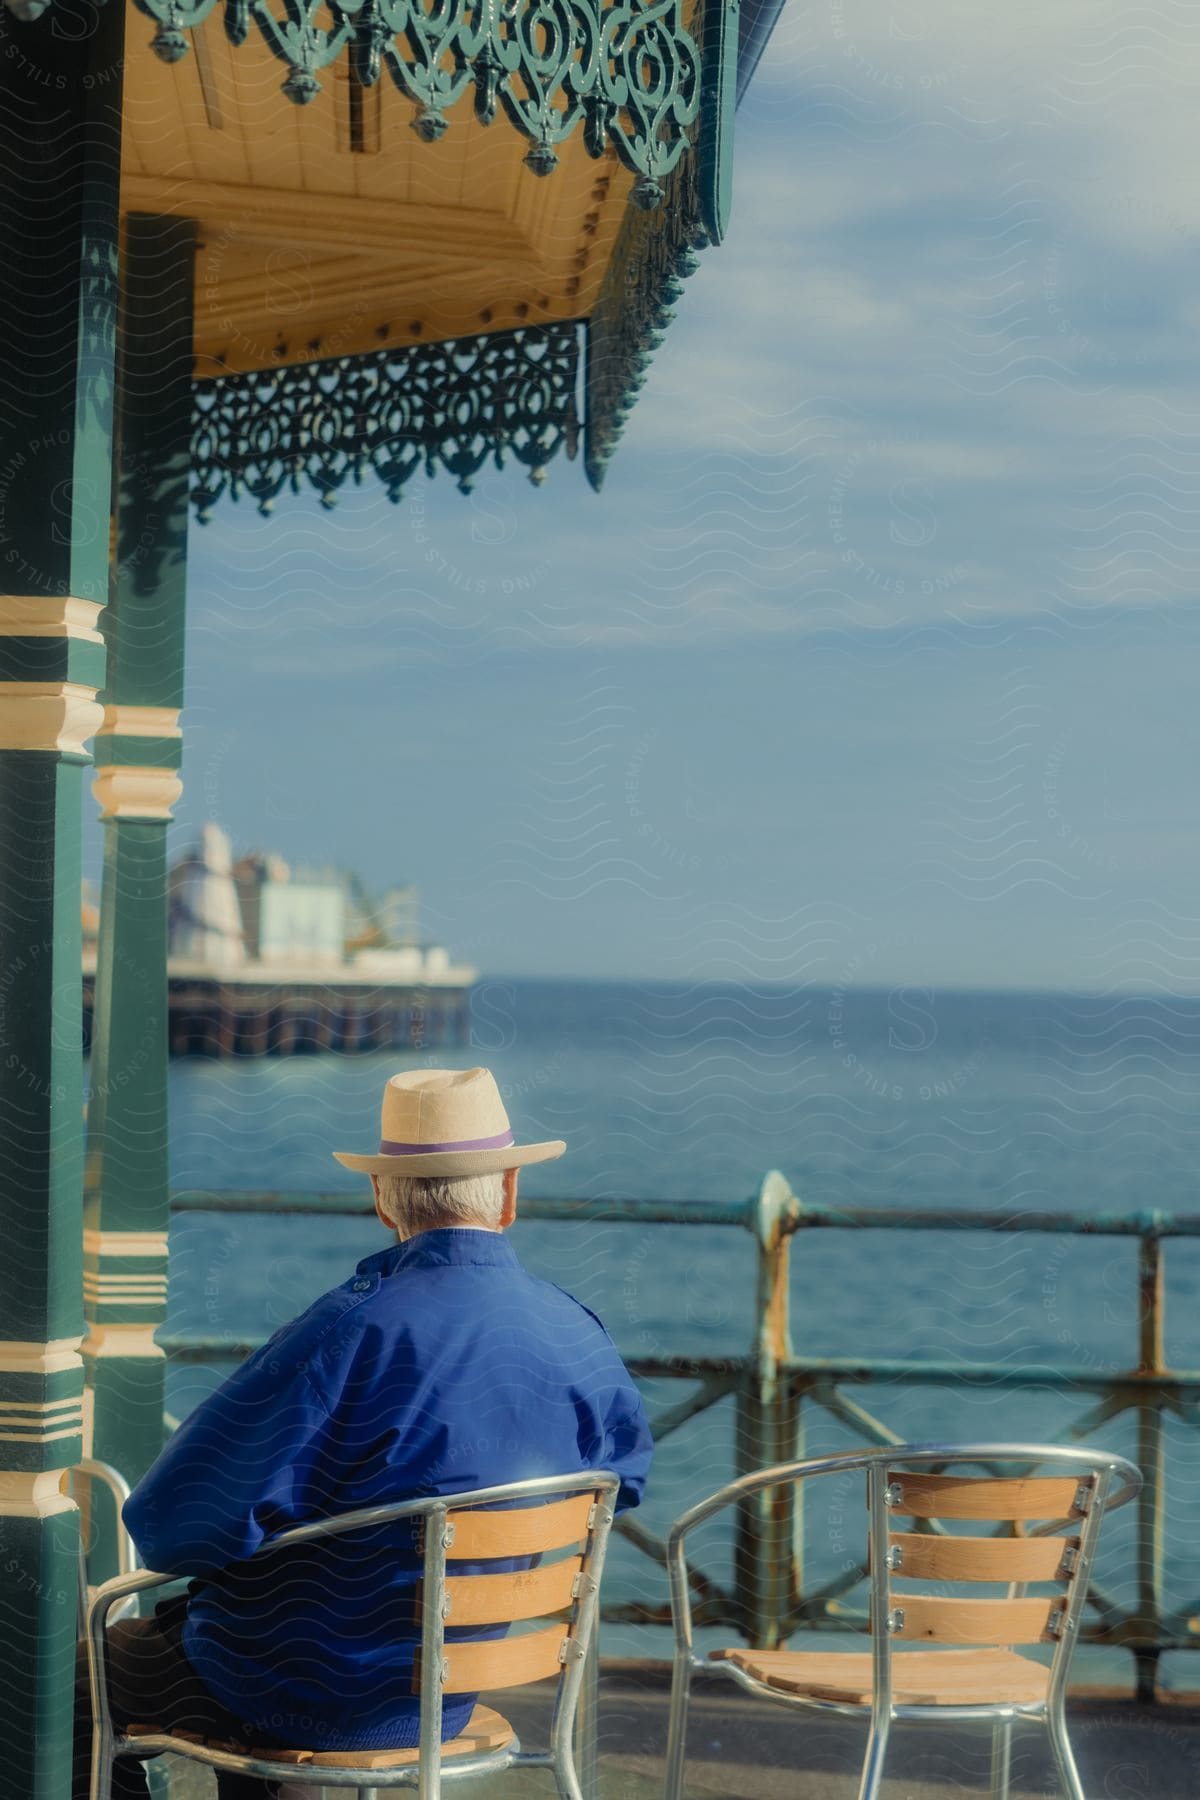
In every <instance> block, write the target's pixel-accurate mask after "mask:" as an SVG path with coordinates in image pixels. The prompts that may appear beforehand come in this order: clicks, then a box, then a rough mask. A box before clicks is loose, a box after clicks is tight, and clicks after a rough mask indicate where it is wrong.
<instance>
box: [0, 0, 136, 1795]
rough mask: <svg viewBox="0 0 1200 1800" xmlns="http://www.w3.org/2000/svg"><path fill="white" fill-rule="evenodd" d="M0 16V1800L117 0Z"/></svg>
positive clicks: (108, 353)
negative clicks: (0, 159)
mask: <svg viewBox="0 0 1200 1800" xmlns="http://www.w3.org/2000/svg"><path fill="white" fill-rule="evenodd" d="M24 10H25V13H26V15H27V16H26V17H25V18H24V19H23V20H18V19H15V18H13V17H11V16H10V15H9V14H8V13H6V12H5V13H0V132H2V133H3V138H4V150H5V158H4V164H5V169H4V180H3V182H2V183H0V244H2V245H3V256H2V257H0V342H2V343H3V359H4V367H3V376H2V379H0V1232H2V1234H3V1246H4V1254H3V1256H2V1257H0V1744H2V1745H3V1752H2V1754H0V1800H67V1797H68V1795H69V1792H70V1748H71V1710H72V1678H73V1671H74V1650H75V1611H76V1554H77V1546H78V1514H77V1512H76V1510H75V1506H74V1503H73V1502H72V1501H71V1500H70V1499H69V1498H68V1497H67V1496H66V1494H65V1493H64V1492H63V1485H64V1477H65V1471H66V1470H67V1469H68V1468H69V1467H70V1466H71V1465H72V1464H73V1463H74V1462H76V1461H77V1460H78V1458H79V1455H80V1452H81V1447H82V1446H81V1411H82V1404H81V1403H82V1394H83V1365H82V1362H81V1359H80V1355H79V1346H80V1342H81V1337H82V1327H83V1321H82V1309H81V1304H80V1274H81V1270H80V1224H81V1220H80V1203H81V1177H82V1150H83V1119H82V1106H83V1097H82V1055H81V1049H80V1043H81V1031H82V1022H81V1004H80V1002H81V991H80V989H81V984H80V942H79V939H80V932H79V924H80V858H79V820H80V804H81V786H82V778H83V771H84V768H85V767H86V765H87V763H88V761H89V757H88V752H87V742H88V739H89V738H90V737H91V735H92V733H93V732H94V731H95V729H96V726H97V725H98V724H99V722H100V718H101V710H100V707H99V705H98V704H97V702H96V691H97V689H98V688H100V687H101V686H102V684H103V680H104V645H103V641H102V639H101V636H100V633H99V630H98V629H97V621H98V617H99V613H100V609H101V607H102V605H103V604H104V601H105V599H106V597H107V588H108V514H109V500H110V492H111V445H112V395H113V354H114V335H115V316H116V303H117V293H116V289H117V204H118V177H119V161H120V106H121V76H122V66H123V65H122V54H123V26H124V8H123V7H121V6H104V7H99V8H96V9H94V10H93V9H91V8H88V9H87V10H86V12H85V11H84V10H82V9H76V10H73V11H71V12H70V13H69V15H59V14H57V13H55V12H53V11H51V12H49V13H46V14H45V16H44V17H32V18H31V17H29V16H28V15H29V14H32V13H36V11H37V10H38V9H37V6H36V0H35V4H32V5H27V6H26V7H25V9H24Z"/></svg>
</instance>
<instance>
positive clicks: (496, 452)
mask: <svg viewBox="0 0 1200 1800" xmlns="http://www.w3.org/2000/svg"><path fill="white" fill-rule="evenodd" d="M578 365H579V330H578V326H577V325H575V324H573V323H569V322H568V323H565V324H555V325H531V326H526V327H523V328H522V329H521V330H519V331H505V332H497V333H496V334H495V335H493V336H491V337H472V338H456V339H452V340H451V341H450V342H447V343H441V344H416V345H413V346H411V347H410V348H408V349H404V350H380V351H377V352H375V353H373V354H371V355H366V356H346V357H338V358H333V359H331V360H329V361H325V362H312V363H302V364H298V365H294V366H291V367H287V368H280V369H270V370H267V371H265V372H263V373H261V374H260V373H254V374H247V375H230V376H226V377H224V378H223V379H221V380H219V381H211V382H204V383H200V384H198V385H197V387H196V389H195V413H194V427H193V435H192V502H193V505H194V506H195V508H196V512H197V515H198V517H199V518H200V519H201V520H202V521H203V520H205V519H207V518H208V516H209V514H210V513H211V511H212V509H213V507H214V505H215V504H216V502H217V501H218V500H219V499H220V498H221V496H222V495H223V494H226V493H228V494H229V495H230V496H231V497H232V498H234V499H237V498H238V497H239V496H240V495H241V494H243V493H245V494H248V495H249V496H250V497H251V498H252V499H254V500H255V501H256V502H257V504H258V508H259V511H260V512H263V513H267V512H269V511H270V509H271V504H272V502H273V501H274V499H275V498H276V496H277V495H278V494H280V493H282V492H283V490H284V489H285V488H290V489H291V491H292V492H293V493H300V492H301V491H302V490H303V489H304V488H305V487H310V488H315V489H316V491H317V492H318V493H319V495H320V497H321V502H322V504H323V505H325V506H332V505H334V504H335V502H336V497H337V493H338V490H339V489H340V488H342V487H344V486H345V484H346V483H347V482H348V481H349V482H353V483H354V484H356V485H358V484H361V482H362V481H363V480H364V479H365V478H366V477H367V476H368V475H373V476H375V477H376V478H377V479H378V480H379V481H381V482H382V483H383V485H384V487H385V488H386V490H387V494H388V498H389V499H390V500H392V501H398V500H399V499H400V498H401V496H402V494H403V492H404V488H405V485H406V484H407V482H408V481H409V480H410V479H411V478H412V476H413V475H414V474H416V473H417V471H418V470H420V469H422V468H424V470H425V471H426V473H427V474H429V475H433V474H435V473H436V471H437V470H438V468H443V469H445V470H446V471H447V472H448V473H449V474H451V475H452V476H453V477H454V479H455V481H456V482H457V483H458V486H459V488H460V490H461V491H462V492H463V493H469V492H470V488H471V483H472V482H473V480H474V479H475V477H476V476H477V475H478V474H479V472H480V470H481V469H483V468H484V466H485V465H486V464H488V463H489V462H490V463H492V464H493V465H494V466H495V467H496V468H501V467H503V465H504V463H505V461H506V460H508V459H511V460H512V461H514V462H516V463H518V464H520V465H522V466H523V467H524V468H525V469H527V470H528V472H529V478H530V480H531V481H533V482H535V483H538V482H540V481H541V480H542V479H543V476H544V471H545V467H546V464H547V463H548V462H549V461H550V459H551V458H552V457H553V456H555V455H557V454H558V452H559V451H560V450H561V449H564V448H565V450H566V453H567V455H568V456H571V457H573V456H574V455H575V451H576V446H577V442H578V435H579V419H578V412H577V408H576V386H577V380H578Z"/></svg>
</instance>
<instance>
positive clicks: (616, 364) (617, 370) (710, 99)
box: [584, 0, 739, 493]
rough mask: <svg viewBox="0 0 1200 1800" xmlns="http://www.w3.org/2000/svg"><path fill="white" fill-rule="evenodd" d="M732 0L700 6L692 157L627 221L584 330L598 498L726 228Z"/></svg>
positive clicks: (588, 446)
mask: <svg viewBox="0 0 1200 1800" xmlns="http://www.w3.org/2000/svg"><path fill="white" fill-rule="evenodd" d="M738 10H739V0H706V3H705V6H704V12H703V42H704V79H703V84H702V92H701V105H700V112H699V115H698V119H697V124H696V128H695V143H696V152H697V153H696V154H695V155H693V156H687V157H684V158H682V159H681V160H680V162H679V163H678V164H677V165H676V167H675V169H674V172H673V174H672V176H671V180H670V184H669V187H668V192H667V199H666V204H665V205H664V206H663V207H662V208H661V210H660V211H659V212H658V213H656V214H654V215H652V216H642V215H639V214H637V213H634V212H632V211H631V212H630V213H629V214H627V216H626V218H625V219H624V221H623V223H622V227H621V234H620V236H619V238H618V239H617V244H616V248H615V249H614V251H613V256H612V260H611V261H610V263H609V266H608V270H607V273H606V275H605V278H604V285H603V287H602V288H601V290H600V295H599V298H598V299H597V302H596V305H595V308H594V309H593V311H592V314H591V317H590V318H589V320H588V324H587V362H586V368H587V375H586V382H587V401H586V412H587V430H586V436H585V444H584V467H585V469H586V471H587V477H588V480H589V482H590V483H591V485H592V487H593V488H594V489H595V490H596V492H597V493H598V492H599V491H600V489H601V487H602V486H603V485H604V477H605V474H606V473H607V470H608V464H609V462H610V460H611V459H612V456H613V454H614V452H615V450H616V448H617V445H618V443H619V442H620V439H621V434H622V432H623V431H624V429H625V425H626V422H627V420H628V418H629V415H630V413H631V412H632V410H633V407H634V403H635V402H636V400H637V397H638V394H639V392H640V391H641V389H642V387H643V386H644V385H645V382H646V377H647V374H648V372H649V367H650V363H651V361H652V360H653V357H654V352H655V351H656V350H657V348H658V346H659V345H660V344H661V343H662V340H663V337H664V336H665V334H666V329H667V326H668V325H669V324H670V323H671V320H672V319H673V318H674V316H675V308H676V305H677V303H678V301H679V300H680V298H681V297H682V295H683V291H684V286H683V284H684V282H685V280H686V279H687V277H688V276H689V275H692V274H694V273H695V271H696V269H697V268H698V267H699V263H700V252H701V251H702V250H703V249H705V248H707V246H708V245H710V244H719V243H720V242H721V241H722V239H723V238H724V235H725V231H726V228H727V225H728V222H729V212H730V204H731V197H732V185H733V133H734V115H735V110H736V106H737V54H738Z"/></svg>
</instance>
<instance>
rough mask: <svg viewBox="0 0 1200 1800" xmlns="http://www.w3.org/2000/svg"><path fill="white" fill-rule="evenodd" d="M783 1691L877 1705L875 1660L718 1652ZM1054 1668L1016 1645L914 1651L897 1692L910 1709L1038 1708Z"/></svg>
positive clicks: (903, 1665) (900, 1665)
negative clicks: (999, 1705) (1022, 1653)
mask: <svg viewBox="0 0 1200 1800" xmlns="http://www.w3.org/2000/svg"><path fill="white" fill-rule="evenodd" d="M710 1660H712V1661H714V1662H715V1661H728V1662H732V1663H735V1664H736V1665H737V1666H738V1667H739V1668H741V1669H744V1670H745V1672H746V1673H747V1675H749V1676H750V1677H751V1679H752V1680H754V1681H760V1682H762V1683H763V1685H764V1686H766V1687H770V1688H774V1689H776V1690H777V1691H778V1692H779V1693H783V1694H797V1695H807V1696H808V1697H810V1698H811V1699H814V1700H838V1701H841V1702H842V1703H843V1704H845V1703H848V1704H850V1705H852V1706H862V1707H864V1708H866V1707H869V1706H870V1704H871V1694H872V1684H873V1671H872V1665H871V1658H870V1657H869V1656H863V1655H861V1654H860V1653H859V1652H857V1651H851V1652H849V1653H848V1654H844V1653H840V1652H839V1653H834V1654H830V1652H828V1651H820V1650H812V1651H806V1650H743V1649H729V1650H714V1651H712V1652H711V1656H710ZM1049 1678H1050V1671H1049V1669H1047V1668H1045V1667H1043V1665H1042V1664H1041V1663H1035V1662H1031V1661H1030V1660H1029V1658H1028V1657H1025V1656H1018V1655H1016V1654H1015V1652H1013V1651H1011V1650H907V1651H900V1652H898V1653H897V1654H896V1655H895V1656H894V1657H893V1658H892V1691H893V1697H894V1698H895V1699H896V1700H897V1701H898V1702H899V1703H900V1704H901V1705H905V1706H978V1705H996V1704H997V1703H1003V1702H1012V1703H1015V1704H1018V1705H1036V1704H1037V1703H1038V1702H1040V1701H1043V1700H1044V1699H1045V1697H1046V1689H1047V1685H1048V1683H1049Z"/></svg>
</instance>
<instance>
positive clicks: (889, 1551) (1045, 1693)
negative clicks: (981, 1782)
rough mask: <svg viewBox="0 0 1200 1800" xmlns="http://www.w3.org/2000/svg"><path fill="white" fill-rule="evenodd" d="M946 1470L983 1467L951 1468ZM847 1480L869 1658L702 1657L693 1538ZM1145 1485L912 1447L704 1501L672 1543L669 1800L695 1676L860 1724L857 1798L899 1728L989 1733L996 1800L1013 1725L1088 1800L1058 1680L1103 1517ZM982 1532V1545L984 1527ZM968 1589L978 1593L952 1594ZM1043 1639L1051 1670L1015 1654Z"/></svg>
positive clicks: (956, 1449) (747, 1653) (1065, 1458)
mask: <svg viewBox="0 0 1200 1800" xmlns="http://www.w3.org/2000/svg"><path fill="white" fill-rule="evenodd" d="M956 1465H957V1466H958V1467H959V1468H962V1467H963V1466H964V1465H970V1466H971V1467H973V1468H975V1469H978V1468H983V1469H985V1470H987V1471H988V1472H987V1473H985V1474H978V1473H972V1474H950V1473H947V1470H948V1469H949V1468H953V1467H954V1466H956ZM857 1469H861V1470H862V1471H863V1472H864V1474H865V1476H866V1486H867V1511H866V1552H867V1554H866V1564H867V1572H868V1573H869V1579H870V1614H869V1629H870V1633H871V1648H870V1652H869V1653H868V1654H856V1653H853V1652H846V1653H843V1652H838V1651H833V1652H826V1651H819V1650H818V1651H811V1650H803V1651H793V1650H753V1649H741V1648H733V1649H723V1650H714V1651H712V1652H711V1653H710V1655H709V1657H708V1658H707V1659H701V1658H698V1657H697V1656H696V1655H695V1654H694V1651H693V1644H692V1616H691V1599H690V1592H689V1586H690V1583H689V1574H688V1568H687V1560H686V1543H685V1540H686V1538H687V1535H688V1533H689V1532H691V1531H692V1530H694V1529H695V1527H696V1526H698V1525H700V1524H701V1523H703V1521H704V1520H706V1519H709V1518H711V1517H712V1516H713V1514H714V1513H717V1512H719V1511H721V1509H722V1508H723V1507H727V1506H731V1505H734V1504H736V1503H737V1502H738V1501H743V1500H746V1499H747V1498H749V1497H750V1496H752V1495H754V1494H757V1493H759V1492H761V1491H762V1490H763V1489H764V1488H770V1487H777V1486H779V1485H781V1484H782V1483H785V1482H801V1481H806V1480H809V1479H811V1478H813V1477H814V1476H818V1475H826V1474H844V1473H845V1472H846V1471H848V1470H849V1471H853V1470H857ZM993 1471H994V1472H993ZM1005 1471H1007V1473H1006V1472H1005ZM1141 1485H1142V1478H1141V1475H1140V1474H1139V1472H1138V1470H1137V1469H1136V1468H1134V1466H1133V1464H1132V1463H1129V1462H1126V1461H1125V1459H1124V1458H1123V1457H1120V1456H1111V1455H1107V1454H1105V1453H1104V1452H1101V1451H1094V1450H1075V1449H1071V1450H1061V1449H1055V1448H1047V1447H1045V1446H1042V1445H1025V1444H1021V1445H1012V1444H1000V1445H996V1444H908V1445H896V1446H894V1447H888V1448H884V1449H875V1450H866V1451H852V1452H849V1453H847V1454H845V1455H839V1456H828V1457H822V1458H819V1459H816V1460H812V1461H807V1462H795V1463H782V1464H780V1465H779V1466H777V1467H776V1468H773V1469H762V1470H760V1471H758V1472H757V1473H755V1474H752V1475H747V1476H745V1477H743V1479H741V1480H740V1481H734V1482H731V1483H730V1484H729V1485H728V1486H727V1487H723V1488H722V1489H721V1490H720V1491H719V1492H718V1493H716V1494H713V1495H712V1496H711V1497H710V1498H709V1499H707V1500H704V1501H701V1502H700V1504H699V1505H697V1506H694V1507H692V1508H691V1509H690V1511H688V1512H686V1513H684V1514H683V1515H682V1517H681V1518H679V1519H677V1520H676V1522H675V1524H674V1525H673V1526H672V1528H671V1532H670V1535H669V1537H668V1540H667V1544H668V1551H667V1555H668V1568H669V1574H670V1580H671V1608H672V1614H673V1618H674V1625H675V1667H674V1678H673V1684H672V1691H671V1723H670V1737H669V1743H668V1749H667V1781H666V1800H679V1795H680V1792H681V1788H682V1783H683V1769H684V1758H685V1753H686V1732H687V1714H688V1699H689V1689H690V1683H691V1677H692V1674H693V1671H694V1670H696V1669H711V1670H715V1671H716V1672H718V1673H721V1674H725V1675H728V1676H729V1677H731V1678H732V1679H733V1680H734V1681H736V1682H738V1683H739V1684H740V1685H741V1686H742V1687H744V1688H747V1689H749V1691H750V1692H751V1693H754V1694H758V1695H760V1696H761V1697H763V1698H765V1699H770V1700H776V1701H778V1702H780V1703H781V1704H782V1705H785V1706H794V1707H804V1708H807V1709H813V1710H816V1711H821V1712H827V1713H841V1714H846V1715H850V1716H858V1717H862V1718H865V1719H867V1720H868V1721H869V1735H868V1740H867V1751H866V1757H865V1760H864V1763H863V1772H862V1780H861V1783H860V1786H859V1800H874V1796H875V1795H877V1794H878V1792H879V1785H880V1781H881V1779H882V1773H883V1760H884V1753H885V1750H886V1747H887V1741H888V1733H889V1729H890V1727H891V1725H892V1723H893V1721H912V1722H924V1723H930V1722H938V1723H947V1722H953V1721H961V1720H978V1721H981V1722H987V1723H990V1724H991V1726H992V1729H993V1738H992V1791H993V1794H995V1795H996V1796H998V1797H999V1796H1004V1795H1006V1794H1007V1792H1008V1774H1009V1760H1010V1740H1011V1731H1012V1724H1013V1721H1014V1720H1015V1719H1018V1718H1029V1719H1036V1720H1039V1721H1041V1722H1042V1723H1043V1724H1045V1726H1046V1728H1047V1730H1048V1732H1049V1735H1050V1741H1051V1744H1052V1747H1053V1750H1054V1756H1055V1760H1056V1762H1057V1765H1058V1770H1059V1774H1060V1776H1061V1779H1062V1783H1063V1786H1064V1789H1065V1791H1066V1793H1067V1794H1068V1795H1069V1796H1070V1800H1084V1797H1083V1789H1082V1787H1081V1786H1080V1781H1079V1774H1078V1771H1077V1769H1076V1767H1075V1760H1074V1757H1073V1756H1072V1753H1071V1746H1070V1743H1069V1741H1068V1738H1067V1728H1066V1721H1065V1718H1064V1714H1063V1704H1064V1700H1065V1696H1066V1687H1067V1674H1068V1669H1069V1666H1070V1660H1071V1652H1072V1650H1073V1649H1074V1646H1075V1642H1076V1639H1077V1637H1078V1634H1079V1625H1080V1620H1081V1618H1082V1614H1083V1607H1084V1603H1085V1601H1086V1599H1087V1591H1088V1578H1089V1574H1090V1572H1091V1569H1092V1566H1093V1560H1094V1557H1095V1551H1096V1541H1097V1538H1098V1536H1099V1532H1100V1526H1101V1522H1102V1520H1103V1518H1104V1515H1105V1514H1106V1513H1107V1512H1111V1511H1113V1510H1114V1509H1115V1508H1116V1507H1118V1506H1123V1505H1124V1504H1125V1502H1126V1501H1127V1500H1131V1499H1132V1498H1133V1497H1134V1495H1135V1494H1137V1493H1138V1492H1139V1491H1140V1489H1141ZM947 1521H951V1522H953V1527H954V1529H952V1530H949V1531H948V1530H947V1529H946V1528H945V1524H946V1522H947ZM987 1521H990V1522H991V1523H992V1525H993V1527H994V1529H993V1530H992V1531H991V1532H990V1533H988V1532H985V1531H984V1530H983V1529H982V1527H983V1525H984V1523H985V1522H987ZM964 1524H965V1525H966V1526H967V1527H968V1529H967V1530H966V1531H963V1530H962V1526H963V1525H964ZM977 1527H978V1529H976V1528H977ZM962 1587H969V1588H970V1589H971V1590H972V1591H971V1592H969V1593H962V1592H955V1591H954V1590H955V1589H958V1588H962ZM1030 1587H1036V1588H1037V1589H1038V1590H1039V1591H1038V1592H1037V1593H1036V1594H1031V1593H1029V1592H1028V1591H1027V1590H1028V1589H1029V1588H1030ZM997 1588H999V1589H1000V1592H999V1593H997ZM980 1589H982V1590H983V1591H982V1592H980V1591H979V1590H980ZM1047 1643H1052V1644H1053V1645H1054V1652H1053V1655H1052V1657H1051V1659H1050V1662H1049V1664H1048V1665H1047V1664H1046V1663H1045V1662H1042V1661H1039V1660H1037V1659H1036V1658H1035V1657H1032V1656H1029V1655H1028V1654H1024V1653H1023V1649H1022V1648H1021V1647H1028V1646H1030V1645H1033V1644H1047ZM910 1644H911V1645H917V1644H920V1645H926V1646H928V1645H940V1646H943V1647H942V1648H939V1649H928V1648H925V1649H915V1648H914V1649H909V1648H908V1647H907V1646H908V1645H910ZM901 1645H903V1646H905V1647H904V1648H899V1647H898V1646H901Z"/></svg>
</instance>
